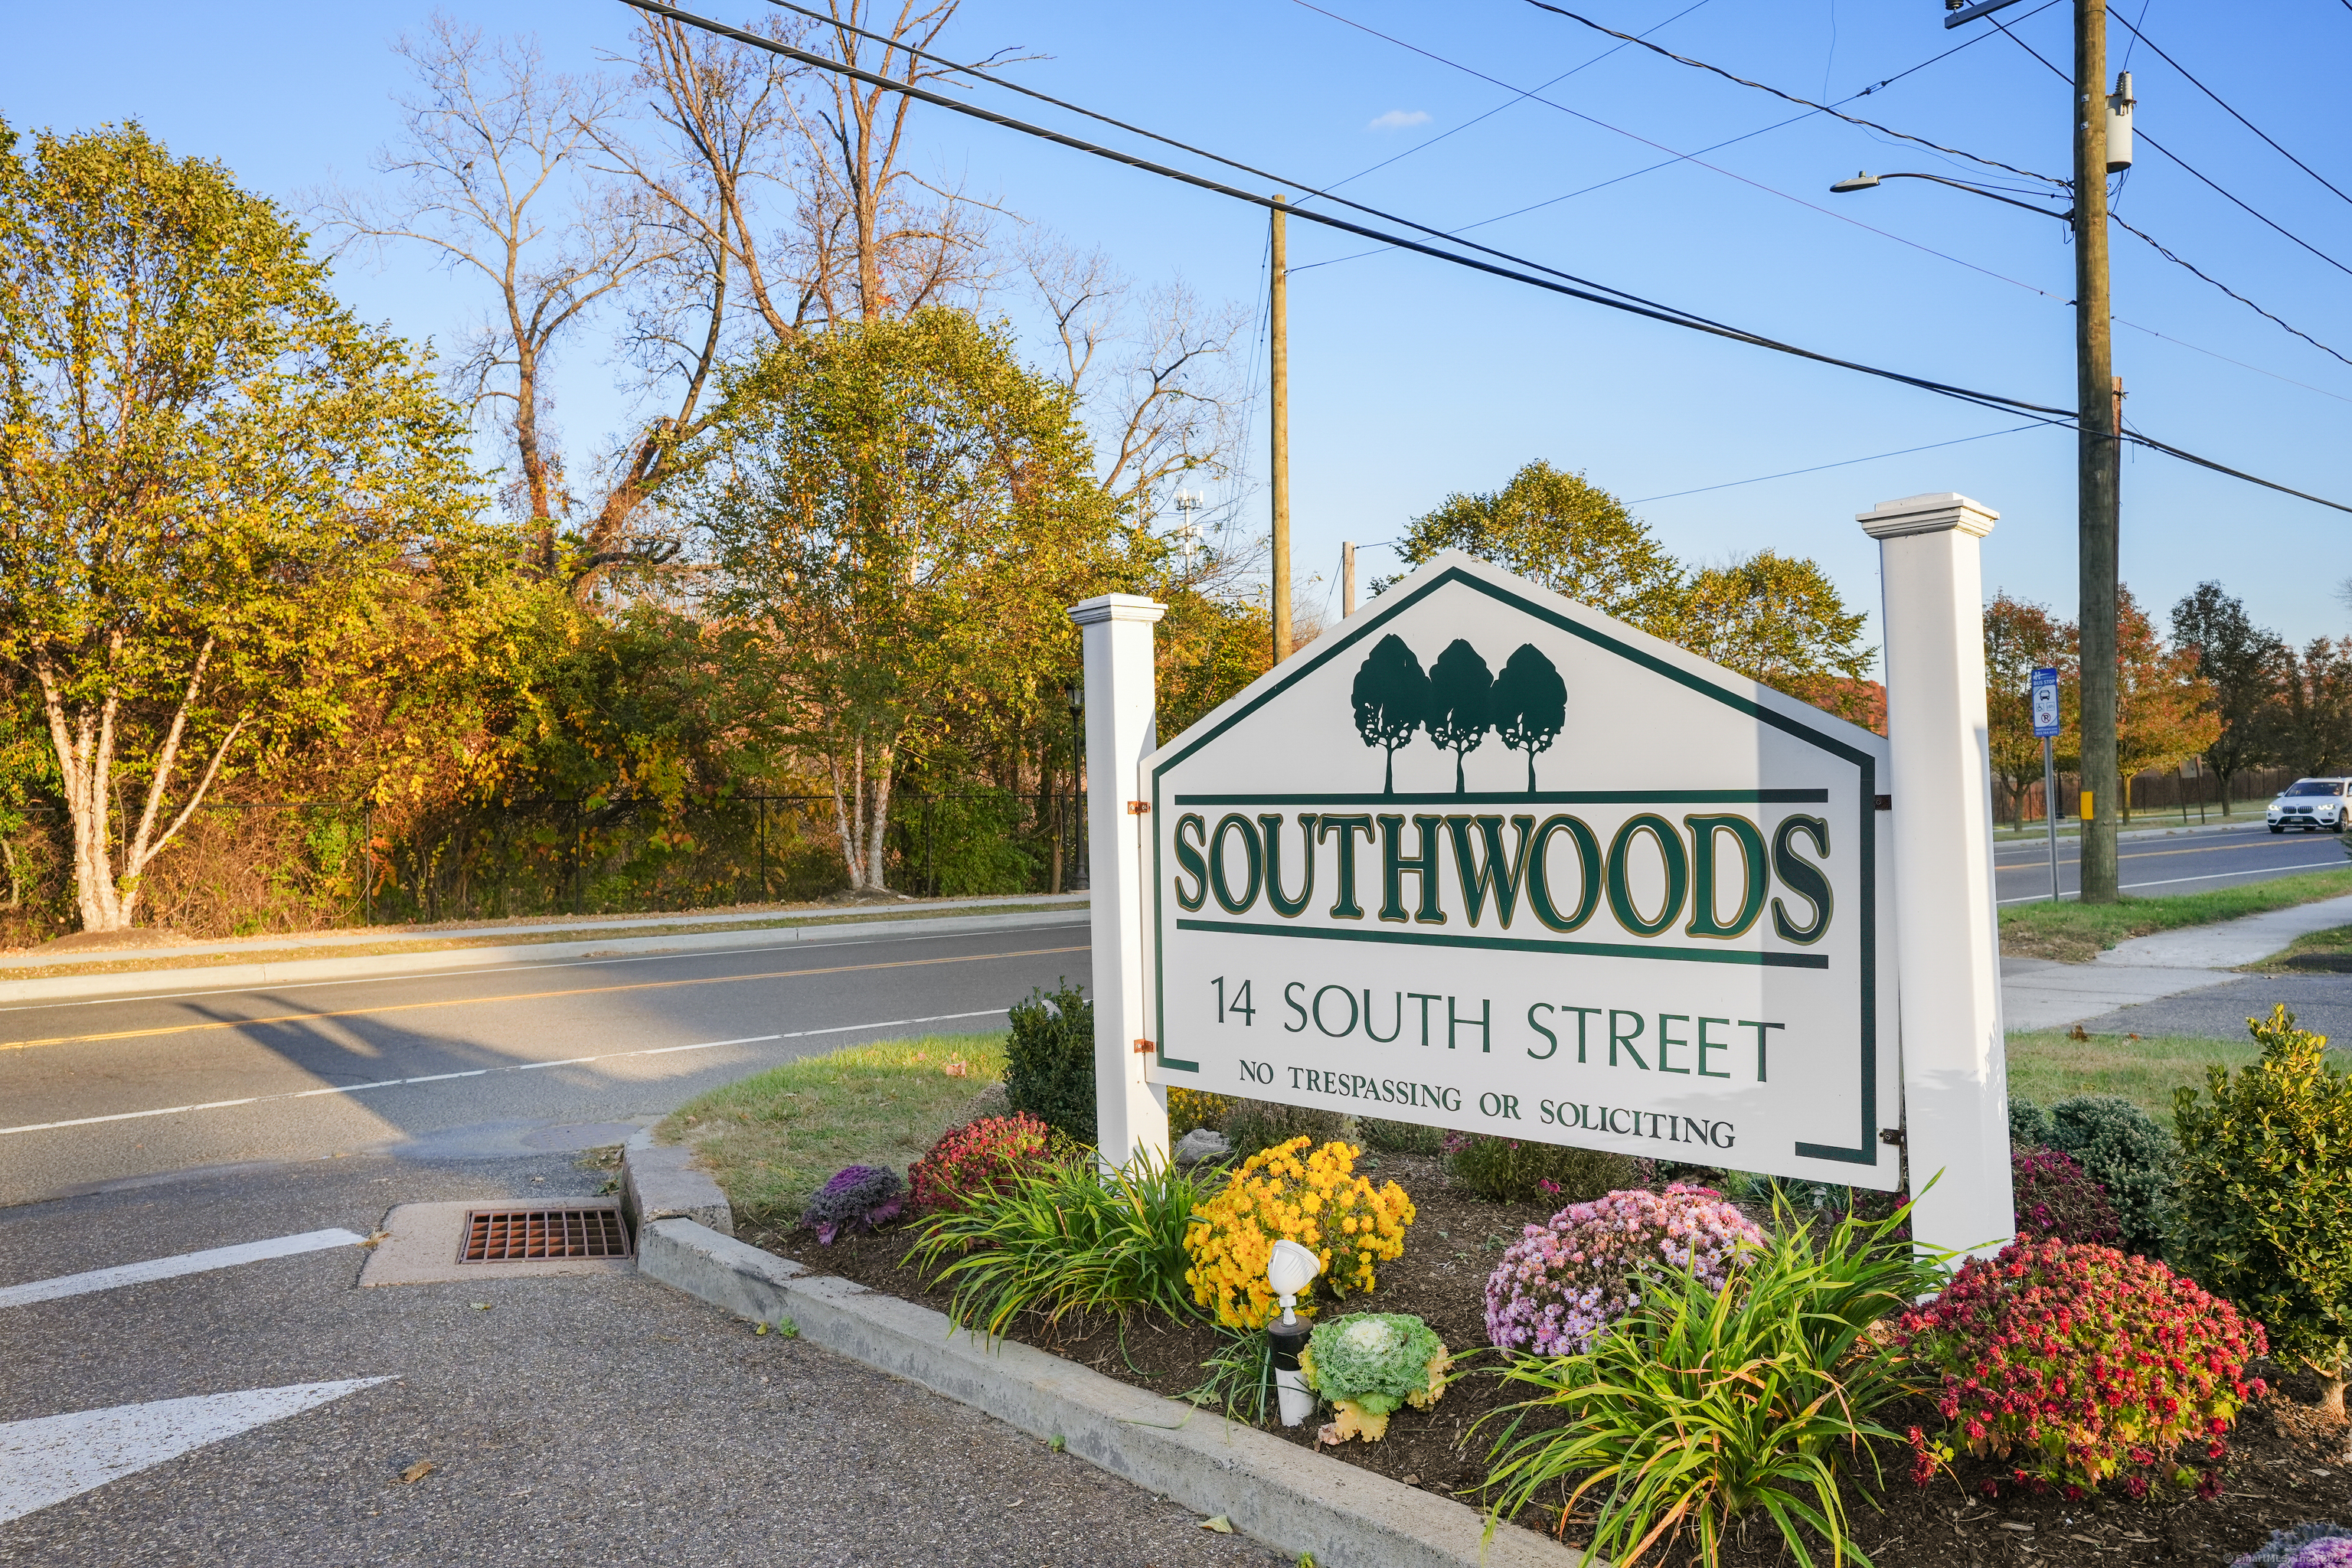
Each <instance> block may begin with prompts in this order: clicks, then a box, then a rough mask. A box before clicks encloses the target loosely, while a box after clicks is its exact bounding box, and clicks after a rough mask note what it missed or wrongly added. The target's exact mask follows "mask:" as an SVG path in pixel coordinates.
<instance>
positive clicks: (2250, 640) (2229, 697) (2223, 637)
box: [2172, 583, 2289, 816]
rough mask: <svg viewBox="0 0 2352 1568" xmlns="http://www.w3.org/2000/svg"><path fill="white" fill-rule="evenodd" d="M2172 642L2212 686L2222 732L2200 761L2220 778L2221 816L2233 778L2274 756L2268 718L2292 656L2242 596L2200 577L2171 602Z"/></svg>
mask: <svg viewBox="0 0 2352 1568" xmlns="http://www.w3.org/2000/svg"><path fill="white" fill-rule="evenodd" d="M2172 641H2173V646H2174V647H2179V648H2181V649H2184V650H2186V651H2187V652H2189V653H2190V654H2192V655H2193V656H2194V657H2195V658H2196V661H2197V673H2198V674H2199V675H2200V676H2201V677H2202V678H2203V679H2204V680H2205V682H2206V684H2207V685H2208V686H2210V688H2211V689H2212V692H2213V695H2212V712H2213V715H2214V717H2215V718H2216V719H2218V720H2219V721H2221V731H2220V733H2218V734H2216V735H2215V736H2214V737H2213V739H2212V741H2211V742H2210V743H2209V744H2208V745H2207V746H2206V748H2205V765H2206V767H2208V768H2210V770H2212V772H2213V773H2215V774H2216V775H2217V776H2218V777H2219V778H2220V779H2221V815H2222V816H2229V815H2230V781H2231V779H2232V778H2234V777H2236V776H2237V775H2238V774H2239V773H2242V772H2244V771H2245V770H2246V769H2248V768H2257V767H2261V766H2263V764H2264V763H2269V762H2270V761H2271V760H2272V756H2273V752H2274V750H2275V748H2276V744H2277V740H2278V736H2277V731H2276V726H2275V724H2274V723H2273V719H2274V717H2275V710H2276V708H2277V704H2278V697H2279V688H2280V686H2281V685H2282V683H2283V681H2284V670H2285V667H2286V666H2287V664H2288V663H2289V659H2288V655H2287V649H2286V644H2285V643H2284V642H2283V641H2281V640H2280V638H2279V636H2278V634H2277V633H2276V632H2273V631H2270V630H2267V629H2265V628H2264V627H2262V626H2256V625H2254V623H2253V620H2252V617H2250V616H2248V615H2247V614H2246V606H2245V605H2244V603H2243V602H2242V600H2239V599H2237V598H2235V597H2233V596H2232V595H2229V594H2226V593H2224V592H2222V590H2221V584H2219V583H2200V584H2197V586H2196V587H2195V588H2193V589H2191V590H2190V591H2189V593H2187V594H2184V595H2181V599H2180V602H2179V604H2177V605H2173V606H2172Z"/></svg>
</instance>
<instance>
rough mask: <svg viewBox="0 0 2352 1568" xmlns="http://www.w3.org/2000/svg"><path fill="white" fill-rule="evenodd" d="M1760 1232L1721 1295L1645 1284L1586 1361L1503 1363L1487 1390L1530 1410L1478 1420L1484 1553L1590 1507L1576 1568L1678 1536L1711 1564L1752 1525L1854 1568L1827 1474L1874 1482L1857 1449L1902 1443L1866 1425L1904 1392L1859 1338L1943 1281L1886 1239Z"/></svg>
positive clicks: (1801, 1229)
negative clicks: (1489, 1435) (1483, 1459)
mask: <svg viewBox="0 0 2352 1568" xmlns="http://www.w3.org/2000/svg"><path fill="white" fill-rule="evenodd" d="M1774 1219H1775V1223H1774V1226H1773V1230H1772V1232H1771V1234H1770V1235H1769V1237H1767V1238H1766V1240H1765V1242H1764V1245H1763V1246H1762V1247H1760V1248H1759V1250H1758V1251H1756V1252H1755V1253H1753V1254H1751V1255H1750V1256H1749V1258H1748V1263H1747V1266H1746V1267H1745V1268H1740V1269H1738V1270H1737V1271H1735V1272H1734V1273H1733V1274H1732V1276H1731V1278H1730V1279H1729V1281H1728V1282H1727V1284H1726V1285H1725V1286H1724V1287H1723V1289H1720V1290H1717V1289H1715V1288H1714V1287H1713V1286H1712V1285H1711V1284H1710V1283H1709V1282H1708V1281H1707V1280H1706V1279H1701V1278H1699V1277H1697V1276H1696V1274H1694V1273H1693V1272H1692V1271H1690V1270H1688V1269H1684V1270H1681V1271H1678V1272H1667V1271H1663V1270H1662V1271H1659V1272H1656V1273H1654V1274H1653V1275H1652V1276H1651V1277H1650V1279H1649V1281H1648V1283H1647V1288H1646V1289H1644V1290H1643V1296H1642V1300H1640V1302H1639V1303H1637V1304H1636V1305H1635V1306H1634V1307H1633V1310H1631V1311H1629V1312H1627V1313H1626V1315H1625V1316H1624V1317H1623V1318H1622V1319H1621V1320H1620V1321H1619V1322H1618V1325H1617V1328H1616V1329H1615V1331H1612V1332H1611V1333H1608V1334H1605V1335H1603V1336H1601V1339H1600V1340H1599V1341H1598V1342H1595V1343H1594V1345H1593V1347H1592V1349H1591V1351H1590V1352H1587V1353H1585V1354H1582V1355H1559V1356H1530V1355H1516V1356H1513V1357H1512V1358H1511V1360H1510V1362H1509V1363H1508V1364H1507V1365H1506V1366H1505V1367H1504V1368H1503V1373H1502V1375H1503V1376H1504V1378H1505V1379H1506V1380H1507V1381H1508V1382H1510V1383H1512V1384H1517V1385H1518V1386H1519V1387H1520V1388H1522V1389H1525V1390H1527V1391H1528V1392H1529V1393H1530V1394H1532V1397H1530V1398H1528V1399H1527V1400H1526V1401H1524V1402H1523V1403H1520V1404H1518V1405H1510V1406H1507V1407H1505V1408H1504V1409H1501V1410H1497V1411H1496V1412H1494V1413H1493V1414H1492V1415H1488V1416H1486V1417H1484V1420H1485V1421H1496V1422H1500V1423H1502V1424H1503V1431H1502V1435H1501V1437H1500V1439H1499V1440H1498V1441H1497V1442H1496V1444H1495V1446H1494V1449H1493V1451H1492V1453H1491V1454H1490V1455H1489V1458H1488V1463H1489V1465H1490V1467H1491V1468H1490V1469H1489V1471H1488V1474H1487V1478H1486V1479H1487V1486H1488V1488H1489V1491H1488V1496H1489V1497H1490V1498H1491V1499H1492V1500H1493V1501H1492V1505H1491V1506H1492V1512H1491V1513H1490V1514H1489V1515H1488V1530H1489V1533H1490V1535H1491V1533H1492V1529H1493V1526H1494V1525H1495V1524H1496V1523H1497V1522H1499V1521H1502V1520H1505V1519H1508V1518H1511V1517H1513V1516H1514V1515H1516V1514H1517V1513H1518V1512H1519V1510H1522V1509H1524V1508H1528V1507H1529V1506H1530V1505H1532V1504H1535V1503H1537V1502H1538V1500H1541V1501H1542V1504H1543V1506H1544V1507H1545V1508H1546V1510H1547V1516H1546V1518H1545V1520H1544V1521H1543V1522H1544V1523H1545V1524H1546V1525H1547V1526H1549V1525H1551V1524H1552V1523H1553V1522H1554V1519H1555V1518H1556V1519H1557V1521H1558V1523H1559V1527H1560V1528H1563V1529H1564V1528H1565V1527H1566V1525H1567V1522H1568V1520H1569V1519H1570V1516H1571V1515H1572V1514H1573V1513H1574V1512H1575V1511H1576V1510H1578V1509H1579V1508H1580V1507H1582V1506H1584V1505H1587V1504H1590V1505H1591V1507H1592V1509H1593V1510H1595V1511H1594V1516H1593V1520H1592V1523H1591V1527H1590V1528H1591V1541H1590V1543H1589V1548H1588V1550H1589V1552H1590V1556H1589V1557H1588V1561H1590V1560H1591V1559H1592V1558H1600V1559H1605V1560H1607V1561H1609V1562H1612V1563H1631V1562H1633V1561H1635V1560H1637V1559H1641V1558H1643V1557H1645V1556H1646V1555H1647V1554H1648V1552H1649V1551H1650V1549H1651V1548H1652V1547H1654V1546H1655V1545H1657V1544H1658V1543H1659V1542H1662V1541H1665V1540H1669V1539H1672V1538H1673V1537H1675V1536H1680V1535H1689V1536H1695V1537H1696V1547H1697V1555H1698V1557H1699V1559H1700V1560H1701V1561H1704V1562H1708V1563H1712V1562H1716V1561H1717V1560H1718V1559H1719V1557H1720V1555H1721V1552H1722V1550H1723V1546H1724V1542H1725V1537H1726V1534H1727V1531H1729V1530H1730V1529H1731V1528H1732V1527H1733V1526H1734V1525H1735V1523H1736V1521H1739V1520H1741V1519H1743V1518H1746V1517H1748V1516H1750V1515H1753V1514H1757V1513H1761V1514H1763V1515H1765V1516H1766V1517H1767V1518H1769V1521H1771V1524H1772V1526H1773V1527H1774V1528H1775V1529H1776V1530H1777V1531H1778V1532H1779V1533H1780V1537H1781V1539H1782V1540H1783V1541H1784V1542H1786V1543H1787V1545H1788V1547H1789V1548H1790V1556H1791V1557H1792V1558H1793V1559H1794V1560H1795V1561H1796V1562H1797V1563H1803V1564H1806V1565H1807V1568H1811V1564H1812V1563H1815V1562H1817V1561H1818V1559H1816V1558H1815V1557H1814V1556H1813V1555H1812V1552H1813V1550H1814V1548H1815V1546H1816V1545H1818V1544H1819V1543H1820V1542H1824V1541H1826V1542H1830V1543H1831V1547H1832V1560H1833V1561H1837V1562H1843V1561H1844V1560H1846V1559H1848V1558H1852V1559H1853V1560H1854V1561H1855V1562H1857V1563H1862V1564H1864V1568H1868V1564H1869V1561H1870V1560H1869V1559H1868V1558H1867V1557H1866V1556H1864V1554H1863V1552H1861V1551H1860V1549H1859V1548H1857V1547H1856V1545H1855V1544H1854V1542H1853V1537H1852V1532H1851V1531H1849V1530H1848V1528H1847V1525H1846V1517H1845V1503H1844V1500H1843V1497H1842V1496H1841V1495H1840V1492H1839V1489H1838V1475H1837V1467H1838V1465H1839V1463H1840V1458H1841V1456H1845V1457H1847V1458H1851V1459H1855V1460H1859V1459H1864V1458H1867V1459H1870V1461H1871V1463H1872V1464H1873V1465H1875V1464H1876V1460H1875V1458H1874V1457H1873V1449H1872V1447H1870V1445H1871V1444H1872V1443H1873V1442H1874V1441H1875V1442H1878V1443H1880V1444H1891V1443H1895V1442H1900V1441H1902V1435H1901V1434H1899V1433H1896V1432H1895V1431H1894V1430H1892V1429H1891V1428H1889V1427H1888V1426H1885V1424H1884V1423H1882V1422H1881V1421H1880V1420H1879V1419H1878V1412H1879V1411H1880V1410H1881V1409H1883V1408H1884V1407H1885V1405H1887V1404H1888V1403H1890V1402H1891V1401H1893V1400H1895V1399H1898V1398H1900V1397H1902V1396H1903V1395H1905V1394H1908V1393H1910V1392H1912V1387H1911V1384H1910V1383H1909V1382H1908V1381H1907V1379H1906V1376H1905V1374H1904V1373H1903V1371H1902V1369H1901V1367H1900V1366H1899V1365H1898V1364H1897V1363H1895V1361H1894V1359H1893V1358H1891V1357H1889V1356H1886V1355H1885V1354H1882V1353H1878V1352H1877V1349H1876V1343H1877V1337H1878V1331H1877V1330H1876V1327H1875V1326H1876V1325H1877V1324H1879V1323H1880V1322H1881V1321H1884V1320H1885V1319H1886V1318H1887V1317H1888V1316H1889V1315H1890V1314H1893V1313H1896V1312H1899V1311H1901V1310H1904V1309H1905V1308H1906V1307H1907V1306H1908V1305H1909V1303H1910V1302H1911V1300H1913V1298H1914V1297H1916V1296H1917V1295H1918V1294H1919V1293H1921V1292H1922V1291H1924V1290H1927V1289H1931V1288H1932V1287H1933V1285H1934V1284H1935V1283H1937V1281H1939V1280H1940V1279H1942V1274H1941V1272H1940V1270H1939V1269H1938V1268H1937V1267H1936V1264H1935V1262H1934V1261H1933V1260H1932V1259H1927V1260H1923V1259H1921V1258H1917V1257H1915V1256H1914V1255H1913V1253H1912V1251H1911V1249H1909V1248H1907V1247H1893V1246H1890V1245H1889V1244H1888V1242H1887V1237H1886V1231H1887V1228H1888V1226H1889V1225H1890V1224H1891V1223H1892V1222H1879V1223H1875V1224H1874V1223H1869V1222H1864V1221H1862V1220H1859V1219H1856V1218H1855V1217H1853V1215H1847V1216H1845V1217H1844V1218H1843V1219H1842V1220H1840V1221H1839V1222H1838V1224H1837V1225H1836V1226H1833V1227H1832V1229H1830V1230H1829V1231H1828V1233H1827V1234H1826V1235H1822V1234H1818V1233H1817V1232H1816V1228H1815V1227H1816V1225H1817V1223H1818V1221H1816V1220H1811V1219H1809V1220H1805V1221H1802V1222H1800V1221H1799V1220H1798V1219H1797V1218H1796V1216H1795V1215H1794V1214H1793V1212H1792V1211H1790V1209H1789V1208H1788V1207H1787V1206H1786V1205H1779V1206H1778V1207H1777V1210H1776V1214H1775V1216H1774ZM1563 1494H1565V1496H1566V1506H1565V1507H1563V1508H1561V1510H1560V1512H1559V1514H1558V1515H1557V1516H1552V1515H1550V1514H1549V1509H1550V1508H1551V1507H1553V1506H1557V1504H1558V1501H1559V1499H1561V1497H1562V1496H1563Z"/></svg>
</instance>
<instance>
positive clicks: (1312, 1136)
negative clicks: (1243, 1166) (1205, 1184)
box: [1224, 1100, 1348, 1160]
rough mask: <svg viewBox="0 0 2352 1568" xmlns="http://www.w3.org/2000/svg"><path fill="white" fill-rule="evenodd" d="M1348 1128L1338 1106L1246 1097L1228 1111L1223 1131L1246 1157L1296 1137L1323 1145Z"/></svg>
mask: <svg viewBox="0 0 2352 1568" xmlns="http://www.w3.org/2000/svg"><path fill="white" fill-rule="evenodd" d="M1347 1130H1348V1119H1347V1118H1346V1117H1344V1116H1341V1115H1340V1114H1339V1112H1338V1111H1336V1110H1319V1109H1318V1108H1316V1107H1314V1106H1307V1105H1278V1104H1276V1102H1275V1101H1273V1100H1243V1101H1241V1102H1240V1103H1239V1104H1237V1105H1235V1106H1234V1109H1233V1110H1229V1111H1227V1112H1226V1113H1225V1125H1224V1134H1225V1136H1226V1137H1227V1138H1229V1139H1231V1140H1232V1141H1233V1145H1234V1159H1236V1160H1246V1159H1248V1158H1249V1157H1250V1156H1251V1155H1252V1154H1257V1153H1263V1152H1265V1151H1266V1150H1268V1149H1271V1148H1273V1147H1274V1146H1275V1145H1276V1144H1277V1143H1287V1142H1290V1141H1291V1140H1292V1139H1294V1138H1304V1139H1306V1140H1307V1142H1310V1143H1312V1144H1314V1145H1315V1146H1316V1147H1318V1148H1320V1147H1322V1146H1323V1145H1324V1144H1326V1143H1328V1142H1332V1141H1333V1140H1334V1139H1337V1138H1339V1137H1340V1136H1341V1135H1342V1134H1344V1133H1345V1132H1346V1131H1347Z"/></svg>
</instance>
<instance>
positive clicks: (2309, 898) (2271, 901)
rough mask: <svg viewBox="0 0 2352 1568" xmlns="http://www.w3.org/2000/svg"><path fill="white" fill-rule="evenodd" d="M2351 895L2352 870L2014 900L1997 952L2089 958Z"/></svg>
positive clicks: (2077, 960) (2083, 960) (2003, 912)
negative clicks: (2118, 894)
mask: <svg viewBox="0 0 2352 1568" xmlns="http://www.w3.org/2000/svg"><path fill="white" fill-rule="evenodd" d="M2347 893H2352V867H2347V868H2345V869H2343V870H2341V871H2306V872H2305V873H2303V874H2302V875H2301V876H2296V877H2280V878H2277V879H2274V880H2272V881H2268V882H2248V883H2244V884H2242V885H2241V886H2238V887H2235V888H2217V889H2213V890H2212V891H2211V892H2208V893H2179V894H2176V895H2174V896H2173V897H2171V898H2168V899H2133V898H2125V899H2119V900H2116V902H2114V903H2112V904H2084V903H2072V902H2070V903H2063V904H2040V903H2036V904H2011V906H2010V907H2009V908H2007V909H2005V910H2001V911H2000V951H2001V952H2002V953H2003V954H2004V955H2005V956H2007V957H2010V958H2055V959H2061V960H2063V961H2064V962H2066V963H2088V962H2090V960H2092V959H2093V958H2095V957H2096V956H2097V955H2098V953H2099V952H2100V951H2101V950H2102V949H2105V948H2110V947H2113V946H2115V945H2116V943H2117V942H2122V941H2125V940H2126V939H2127V938H2130V937H2135V936H2147V935H2148V934H2149V933H2151V932H2153V931H2175V930H2178V929H2179V928H2180V927H2182V926H2200V925H2207V924H2210V923H2211V922H2212V921H2229V920H2236V919H2237V918H2238V917H2239V916H2241V915H2258V914H2262V913H2263V912H2265V911H2266V910H2284V909H2287V908H2290V907H2292V906H2293V905H2295V904H2308V903H2314V902H2316V901H2317V900H2321V899H2334V898H2340V897H2342V896H2343V895H2345V894H2347Z"/></svg>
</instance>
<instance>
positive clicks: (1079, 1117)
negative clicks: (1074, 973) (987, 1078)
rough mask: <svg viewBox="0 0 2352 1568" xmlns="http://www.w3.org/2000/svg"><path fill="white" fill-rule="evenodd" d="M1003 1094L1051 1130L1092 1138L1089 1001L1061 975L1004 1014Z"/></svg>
mask: <svg viewBox="0 0 2352 1568" xmlns="http://www.w3.org/2000/svg"><path fill="white" fill-rule="evenodd" d="M1008 1016H1009V1017H1010V1019H1011V1022H1012V1026H1013V1027H1012V1032H1011V1034H1010V1036H1009V1037H1007V1038H1006V1040H1005V1043H1004V1096H1005V1099H1006V1100H1008V1101H1009V1102H1010V1103H1011V1106H1012V1109H1013V1110H1016V1111H1022V1110H1025V1111H1027V1112H1028V1113H1029V1114H1030V1115H1032V1116H1034V1117H1035V1118H1037V1120H1038V1121H1043V1122H1044V1123H1045V1125H1046V1126H1048V1127H1050V1128H1052V1129H1053V1130H1054V1131H1056V1132H1060V1133H1062V1134H1064V1135H1066V1136H1067V1137H1071V1138H1075V1139H1076V1140H1077V1141H1078V1142H1081V1143H1085V1144H1088V1145H1091V1144H1092V1143H1093V1142H1094V1141H1095V1005H1094V1004H1093V1003H1091V1002H1089V1001H1087V998H1086V994H1085V993H1084V992H1083V991H1081V990H1080V989H1079V988H1078V987H1077V986H1075V985H1073V984H1070V983H1069V982H1068V981H1067V980H1065V981H1063V982H1062V983H1061V988H1060V989H1059V990H1057V991H1053V992H1045V991H1032V992H1030V993H1029V996H1028V999H1027V1000H1026V1001H1024V1002H1016V1003H1014V1004H1013V1008H1012V1010H1011V1012H1010V1014H1009V1015H1008Z"/></svg>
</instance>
